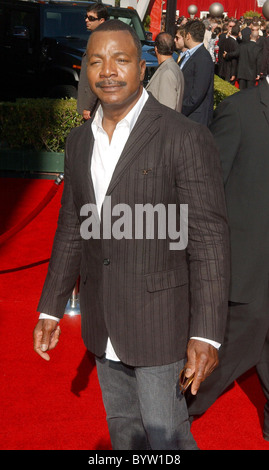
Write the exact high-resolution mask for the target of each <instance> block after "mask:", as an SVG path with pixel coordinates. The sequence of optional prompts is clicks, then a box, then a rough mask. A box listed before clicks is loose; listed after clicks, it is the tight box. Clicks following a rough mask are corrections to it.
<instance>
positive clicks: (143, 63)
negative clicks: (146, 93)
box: [139, 59, 146, 82]
mask: <svg viewBox="0 0 269 470" xmlns="http://www.w3.org/2000/svg"><path fill="white" fill-rule="evenodd" d="M139 65H140V81H141V82H143V80H144V78H145V72H146V61H145V60H144V59H143V60H140V62H139Z"/></svg>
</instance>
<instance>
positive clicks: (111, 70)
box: [100, 59, 117, 77]
mask: <svg viewBox="0 0 269 470" xmlns="http://www.w3.org/2000/svg"><path fill="white" fill-rule="evenodd" d="M116 74H117V67H116V64H115V61H114V60H111V59H105V60H104V61H103V63H102V67H101V71H100V75H103V76H104V77H111V75H116Z"/></svg>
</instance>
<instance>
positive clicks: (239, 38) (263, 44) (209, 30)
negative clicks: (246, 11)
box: [176, 17, 269, 89]
mask: <svg viewBox="0 0 269 470" xmlns="http://www.w3.org/2000/svg"><path fill="white" fill-rule="evenodd" d="M201 21H202V22H203V23H204V25H205V37H204V45H205V47H206V49H207V50H208V51H209V53H210V55H211V57H212V60H213V62H214V64H215V73H216V74H217V75H218V76H219V77H221V78H222V79H223V80H226V81H228V82H230V83H231V84H233V85H234V84H235V83H238V85H239V88H240V89H244V88H248V87H251V86H254V85H255V84H256V82H257V81H258V80H259V79H260V77H262V76H263V75H264V74H265V75H266V73H267V67H268V61H269V59H268V44H269V39H266V38H268V36H269V22H268V21H266V20H265V19H262V18H260V17H254V18H243V17H242V18H240V19H239V20H237V19H235V18H224V19H220V18H214V17H209V18H206V19H203V20H201ZM186 23H188V20H187V18H185V17H181V18H179V19H178V20H177V22H176V24H177V27H178V28H177V31H179V32H180V31H182V30H183V31H184V25H185V24H186ZM180 52H181V50H180Z"/></svg>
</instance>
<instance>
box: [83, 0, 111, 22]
mask: <svg viewBox="0 0 269 470" xmlns="http://www.w3.org/2000/svg"><path fill="white" fill-rule="evenodd" d="M86 11H87V13H90V12H91V11H94V13H96V15H97V18H98V20H101V19H102V18H104V20H105V21H107V20H108V18H109V14H108V11H107V8H106V7H105V5H103V4H102V3H93V4H92V5H88V6H87V8H86Z"/></svg>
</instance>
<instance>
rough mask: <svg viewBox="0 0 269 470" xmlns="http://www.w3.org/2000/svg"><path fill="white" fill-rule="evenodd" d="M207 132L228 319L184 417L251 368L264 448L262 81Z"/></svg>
mask: <svg viewBox="0 0 269 470" xmlns="http://www.w3.org/2000/svg"><path fill="white" fill-rule="evenodd" d="M210 130H211V132H212V134H213V136H214V139H215V141H216V144H217V146H218V149H219V151H220V159H221V164H222V169H223V180H224V186H225V195H226V203H227V210H228V219H229V228H230V245H231V283H230V292H229V313H228V321H227V329H226V333H225V340H224V343H223V345H222V346H221V349H220V353H219V354H220V364H219V367H218V369H217V370H216V371H214V372H213V373H212V375H211V376H210V377H209V378H208V381H207V382H205V383H204V384H202V386H201V388H200V392H199V394H198V395H197V397H191V396H189V398H188V400H189V412H190V414H191V415H192V416H195V415H196V416H197V415H200V414H202V413H203V412H205V411H206V410H207V409H208V408H209V406H211V405H212V404H213V403H214V401H215V400H216V399H217V397H219V396H220V395H221V394H222V393H223V392H224V391H225V390H226V389H227V387H229V386H230V385H231V384H232V383H233V381H234V380H236V379H238V378H239V377H240V376H241V375H242V374H244V373H245V372H246V371H248V370H250V369H251V368H252V367H254V366H255V367H256V370H257V373H258V377H259V379H260V382H261V385H262V389H263V392H264V395H265V398H266V404H265V408H264V424H263V437H264V439H265V440H268V441H269V313H268V312H269V295H268V294H269V292H268V286H269V284H268V280H269V279H268V274H269V212H268V205H269V185H268V181H269V159H268V149H269V75H268V76H267V78H263V79H262V80H261V81H260V83H259V85H258V86H255V87H253V88H250V89H246V90H243V91H239V92H238V93H235V94H233V95H232V96H229V97H228V98H226V99H225V100H223V101H222V102H221V103H220V104H219V106H218V108H217V110H216V113H215V116H214V120H213V122H212V124H211V126H210ZM238 429H239V432H240V427H239V428H238Z"/></svg>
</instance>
